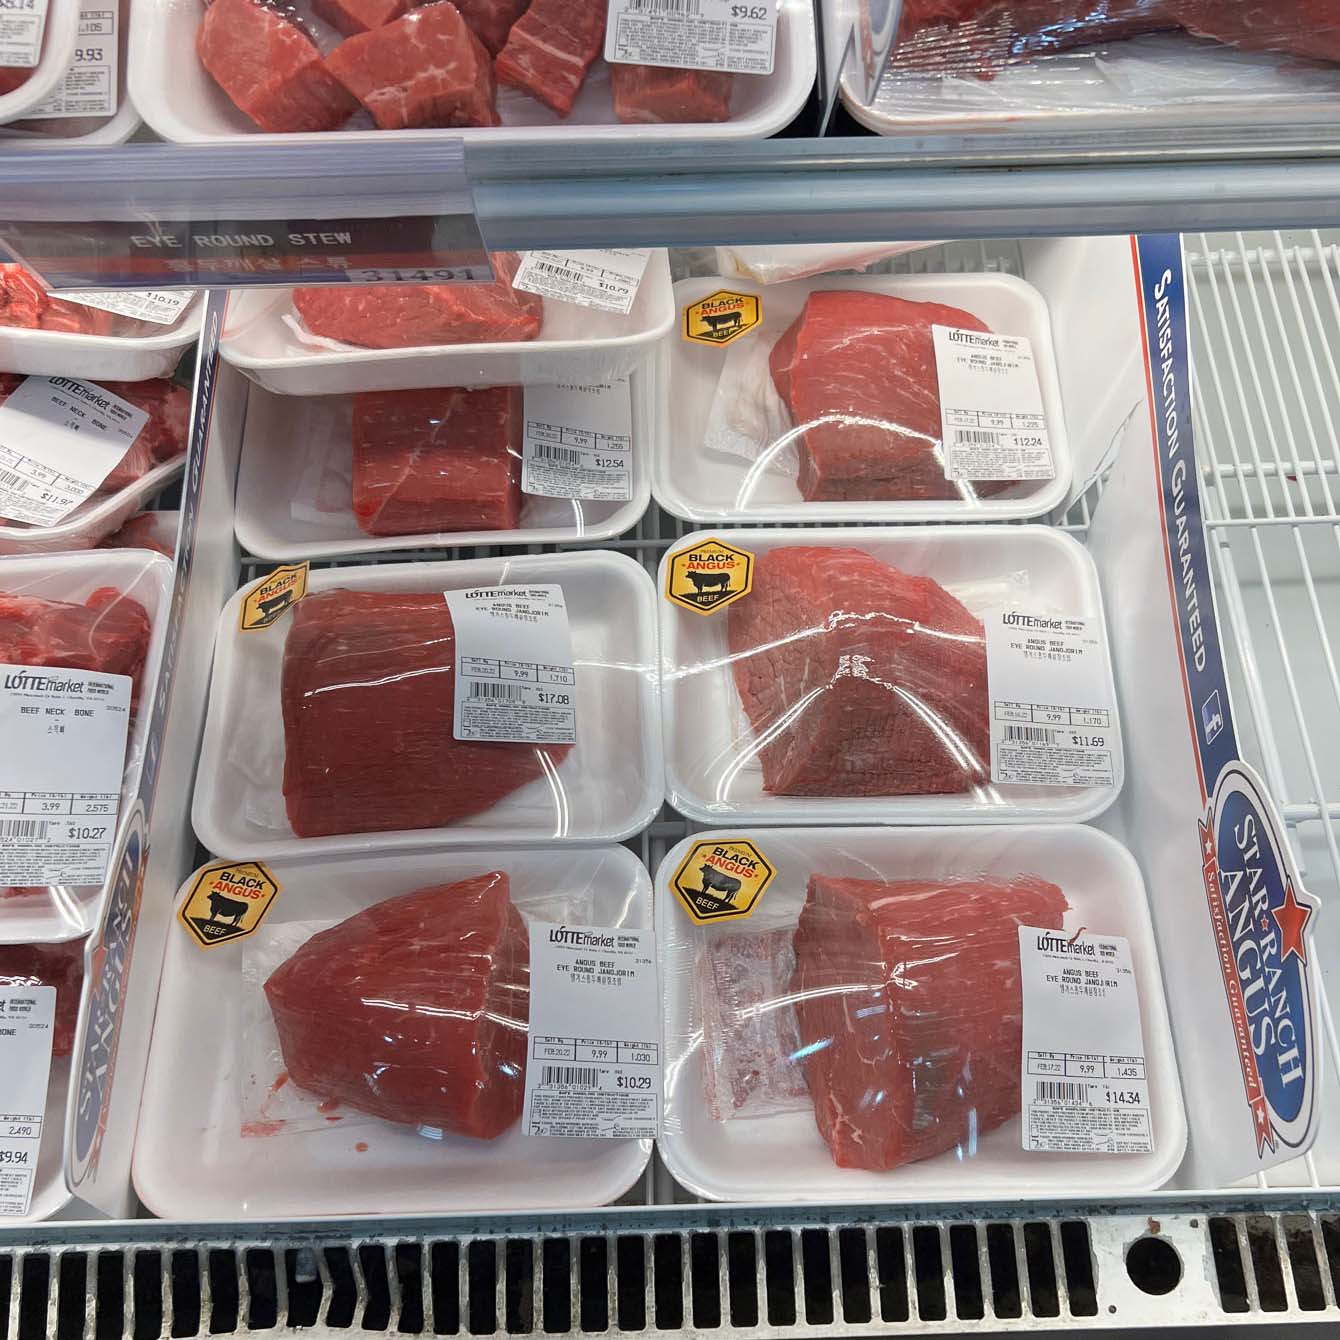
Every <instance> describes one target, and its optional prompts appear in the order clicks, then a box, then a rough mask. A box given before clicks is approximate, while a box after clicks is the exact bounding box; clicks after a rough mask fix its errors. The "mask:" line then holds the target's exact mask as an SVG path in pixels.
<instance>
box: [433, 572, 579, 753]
mask: <svg viewBox="0 0 1340 1340" xmlns="http://www.w3.org/2000/svg"><path fill="white" fill-rule="evenodd" d="M446 600H447V608H448V609H450V610H451V622H452V625H453V627H454V628H455V632H456V693H455V706H454V708H453V711H452V734H453V735H454V736H455V737H456V739H458V740H512V741H518V742H521V743H525V744H575V743H576V742H577V675H576V671H575V670H574V669H573V665H572V632H571V630H570V629H569V627H568V609H567V605H566V604H565V603H564V600H563V588H562V587H561V586H557V585H553V584H549V585H539V586H490V587H472V588H469V589H467V590H464V591H448V592H446Z"/></svg>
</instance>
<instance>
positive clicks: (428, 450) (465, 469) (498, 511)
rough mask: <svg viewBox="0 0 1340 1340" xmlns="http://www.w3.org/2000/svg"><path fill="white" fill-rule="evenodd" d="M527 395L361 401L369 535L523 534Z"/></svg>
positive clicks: (361, 484)
mask: <svg viewBox="0 0 1340 1340" xmlns="http://www.w3.org/2000/svg"><path fill="white" fill-rule="evenodd" d="M521 426H522V411H521V388H520V387H519V386H491V387H486V388H484V389H483V390H479V391H470V390H466V389H465V388H463V387H448V388H446V389H445V390H436V391H367V392H364V393H363V394H361V395H356V396H355V397H354V516H355V518H356V519H357V521H358V524H359V527H360V528H361V529H362V530H364V531H366V532H367V533H368V534H369V535H423V534H430V533H433V532H437V531H452V530H515V529H516V526H517V523H518V521H519V520H520V517H521Z"/></svg>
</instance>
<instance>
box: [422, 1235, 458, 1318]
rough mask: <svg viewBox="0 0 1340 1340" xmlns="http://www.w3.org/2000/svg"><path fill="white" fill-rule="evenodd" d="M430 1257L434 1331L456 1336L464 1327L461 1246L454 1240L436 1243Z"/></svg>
mask: <svg viewBox="0 0 1340 1340" xmlns="http://www.w3.org/2000/svg"><path fill="white" fill-rule="evenodd" d="M428 1259H429V1270H428V1283H429V1287H430V1292H431V1298H432V1304H433V1333H434V1334H435V1335H455V1334H456V1333H457V1332H458V1331H459V1330H460V1329H461V1289H460V1283H459V1281H460V1271H461V1249H460V1246H459V1244H457V1243H455V1242H435V1243H433V1245H432V1249H431V1251H430V1253H429V1258H428Z"/></svg>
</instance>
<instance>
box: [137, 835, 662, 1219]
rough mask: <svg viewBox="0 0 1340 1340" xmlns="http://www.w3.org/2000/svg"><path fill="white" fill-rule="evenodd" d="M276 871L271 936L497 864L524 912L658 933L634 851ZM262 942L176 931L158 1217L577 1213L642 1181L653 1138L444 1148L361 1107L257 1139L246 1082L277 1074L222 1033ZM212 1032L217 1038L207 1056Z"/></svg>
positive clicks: (165, 986)
mask: <svg viewBox="0 0 1340 1340" xmlns="http://www.w3.org/2000/svg"><path fill="white" fill-rule="evenodd" d="M269 869H270V870H271V871H272V873H273V874H274V876H275V878H276V880H277V881H278V883H279V886H280V890H281V892H280V894H279V896H278V899H277V900H276V902H275V905H274V907H273V909H272V910H271V911H270V913H269V916H268V918H267V920H266V922H265V924H264V925H263V926H262V927H261V929H260V931H259V932H258V933H257V934H258V935H264V934H265V933H266V930H267V929H270V928H273V927H275V926H279V925H282V924H283V923H285V922H294V921H296V922H307V921H323V922H327V923H334V922H337V921H341V920H343V919H345V918H346V917H349V916H351V915H353V914H354V913H356V912H359V911H362V910H363V909H364V908H366V907H370V906H372V905H373V904H375V903H379V902H382V901H384V900H385V899H387V898H392V897H395V896H397V895H398V894H403V893H410V892H413V891H414V890H416V889H422V888H427V887H431V886H432V885H435V884H447V883H452V882H454V881H456V880H460V879H466V878H469V877H470V876H473V875H478V874H485V873H487V872H488V871H491V870H502V871H505V872H506V873H507V875H508V876H509V879H510V881H511V896H512V901H513V902H514V903H515V904H516V905H517V907H518V909H519V910H520V911H521V912H522V914H523V915H525V916H528V917H535V918H537V919H539V920H545V921H548V920H558V921H564V922H566V923H568V924H577V925H595V926H629V927H645V926H650V925H651V924H652V907H651V903H652V898H651V879H650V876H649V875H648V874H647V872H646V870H645V869H644V868H643V866H642V864H641V862H639V861H638V860H637V858H636V857H635V856H634V855H633V854H632V853H631V852H630V851H628V850H627V848H624V847H595V848H570V847H565V848H555V847H548V848H539V849H531V850H520V851H518V850H513V851H487V850H481V851H471V852H439V853H437V854H425V853H417V854H382V855H378V856H374V857H359V858H354V859H350V858H346V859H344V860H342V861H340V862H339V863H338V864H332V863H330V862H320V861H309V860H300V859H297V860H287V861H274V862H272V863H270V865H269ZM190 884H191V879H189V878H188V879H187V881H186V883H185V884H184V885H183V888H182V896H183V897H184V896H185V892H186V890H187V889H188V888H189V887H190ZM253 938H254V937H253ZM248 943H249V940H248V939H243V940H240V941H237V942H235V943H233V944H227V943H225V944H222V945H219V946H216V947H214V948H212V949H210V950H209V951H208V952H204V951H202V950H201V949H199V948H198V947H197V946H196V944H195V943H194V941H192V940H191V938H190V937H189V936H188V935H187V934H185V932H183V931H182V930H181V928H180V927H179V926H174V927H173V928H172V929H171V930H170V931H169V932H168V944H167V952H166V954H165V956H164V961H163V976H162V981H161V983H160V986H159V995H158V1013H157V1017H156V1022H155V1025H154V1037H153V1044H152V1050H151V1052H150V1056H149V1064H148V1071H147V1073H146V1075H145V1080H144V1099H143V1102H142V1104H141V1107H140V1122H139V1130H138V1133H137V1136H136V1141H135V1156H134V1166H133V1176H134V1181H135V1188H136V1190H137V1191H138V1192H139V1194H140V1197H141V1199H142V1200H143V1201H144V1202H145V1204H146V1205H148V1206H149V1207H150V1209H151V1210H152V1211H153V1213H155V1214H157V1215H160V1216H163V1217H166V1218H175V1219H212V1220H229V1219H238V1218H247V1219H253V1218H270V1217H274V1216H280V1215H309V1214H312V1215H324V1214H383V1215H384V1214H430V1213H437V1214H441V1213H452V1212H457V1211H463V1210H547V1209H564V1208H579V1207H584V1206H594V1205H604V1204H608V1203H609V1202H610V1201H613V1200H617V1199H618V1197H619V1196H621V1195H622V1194H623V1193H624V1192H625V1191H627V1190H628V1188H629V1187H630V1186H632V1185H633V1183H634V1182H636V1181H637V1179H638V1178H639V1177H640V1176H641V1174H642V1171H643V1169H644V1168H645V1167H646V1164H647V1160H648V1158H649V1157H650V1155H651V1141H650V1140H579V1139H560V1138H553V1137H530V1136H527V1135H525V1134H523V1133H522V1130H521V1126H520V1123H518V1124H517V1125H516V1126H513V1127H512V1129H511V1130H509V1131H507V1132H506V1133H505V1134H503V1135H501V1136H499V1137H498V1138H497V1139H496V1140H475V1139H471V1138H469V1137H467V1136H453V1135H448V1136H445V1137H443V1138H441V1139H432V1140H430V1139H426V1138H425V1137H424V1136H423V1135H420V1134H419V1133H418V1132H417V1131H416V1130H414V1129H412V1128H410V1127H407V1126H400V1125H397V1124H396V1123H394V1122H389V1121H381V1120H378V1119H376V1118H371V1117H365V1116H364V1115H363V1114H361V1113H350V1114H349V1115H350V1117H351V1118H358V1120H357V1121H356V1122H355V1121H353V1120H350V1121H348V1122H347V1123H346V1122H344V1121H332V1122H330V1123H329V1124H328V1125H327V1128H326V1129H324V1130H307V1131H302V1130H299V1131H285V1130H282V1129H281V1130H279V1131H278V1132H277V1133H276V1134H273V1135H262V1136H251V1137H244V1136H243V1135H242V1125H243V1116H242V1085H243V1084H244V1083H248V1082H250V1081H251V1080H252V1079H253V1078H258V1079H259V1080H260V1081H261V1082H262V1084H264V1085H265V1086H266V1087H268V1085H269V1083H270V1082H271V1080H272V1079H274V1078H277V1076H269V1075H266V1076H260V1077H253V1076H252V1075H250V1074H249V1073H243V1072H244V1071H246V1070H248V1069H249V1067H248V1064H247V1062H246V1059H245V1056H246V1055H254V1052H251V1053H244V1050H243V1046H242V1042H241V1039H240V1038H239V1036H238V1035H239V1029H238V1027H236V1026H230V1027H226V1028H220V1027H219V1021H220V1020H221V1019H228V1020H230V1021H232V1023H233V1024H234V1025H236V1023H237V1021H238V1020H239V1017H240V1016H241V1014H242V1013H243V999H242V998H243V993H244V992H246V991H247V990H249V989H254V988H248V986H247V985H246V982H245V980H244V978H243V974H242V964H243V955H244V954H245V953H246V950H247V946H248ZM207 1036H208V1037H212V1038H213V1042H212V1043H211V1045H210V1046H208V1047H202V1046H201V1038H202V1037H207ZM275 1045H276V1047H277V1045H278V1041H277V1039H276V1040H275ZM311 1108H312V1110H313V1111H314V1112H315V1111H316V1110H317V1100H316V1099H315V1098H313V1099H312V1100H311ZM343 1110H344V1109H339V1110H338V1111H343ZM338 1111H337V1114H338Z"/></svg>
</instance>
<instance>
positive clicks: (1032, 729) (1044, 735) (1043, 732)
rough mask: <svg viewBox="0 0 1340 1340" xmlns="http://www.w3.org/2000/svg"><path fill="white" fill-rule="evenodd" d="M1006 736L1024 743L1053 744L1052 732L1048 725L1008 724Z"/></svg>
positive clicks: (1008, 738)
mask: <svg viewBox="0 0 1340 1340" xmlns="http://www.w3.org/2000/svg"><path fill="white" fill-rule="evenodd" d="M1005 738H1006V739H1007V740H1018V741H1020V742H1022V743H1024V744H1051V742H1052V733H1051V731H1049V730H1048V729H1047V727H1046V726H1006V727H1005Z"/></svg>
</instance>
